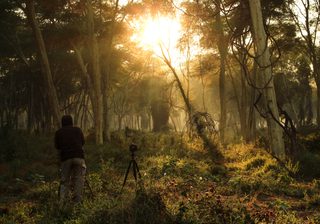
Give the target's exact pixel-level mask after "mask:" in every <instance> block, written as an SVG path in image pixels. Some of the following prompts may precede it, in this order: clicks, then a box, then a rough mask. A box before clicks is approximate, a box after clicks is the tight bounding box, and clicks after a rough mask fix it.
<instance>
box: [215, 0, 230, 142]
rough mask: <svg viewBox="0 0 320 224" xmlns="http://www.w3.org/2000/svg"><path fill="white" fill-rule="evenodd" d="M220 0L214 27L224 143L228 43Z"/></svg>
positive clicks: (221, 130) (223, 138)
mask: <svg viewBox="0 0 320 224" xmlns="http://www.w3.org/2000/svg"><path fill="white" fill-rule="evenodd" d="M220 4H221V1H220V0H218V1H217V7H216V8H217V13H216V29H217V35H218V42H217V45H218V50H219V54H220V73H219V93H220V125H219V130H220V141H221V143H222V144H225V129H226V122H227V107H226V90H225V79H226V78H225V77H226V58H227V49H228V45H227V42H226V39H225V38H226V37H225V35H224V32H223V24H222V21H221V15H220Z"/></svg>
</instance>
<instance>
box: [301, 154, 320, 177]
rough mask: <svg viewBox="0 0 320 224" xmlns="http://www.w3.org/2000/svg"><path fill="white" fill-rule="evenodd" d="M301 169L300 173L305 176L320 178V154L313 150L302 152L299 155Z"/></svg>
mask: <svg viewBox="0 0 320 224" xmlns="http://www.w3.org/2000/svg"><path fill="white" fill-rule="evenodd" d="M298 160H299V164H300V169H299V171H298V175H299V176H301V177H304V178H308V179H310V178H320V166H319V164H320V155H319V154H315V153H312V152H307V151H306V152H302V153H301V154H300V155H299V156H298Z"/></svg>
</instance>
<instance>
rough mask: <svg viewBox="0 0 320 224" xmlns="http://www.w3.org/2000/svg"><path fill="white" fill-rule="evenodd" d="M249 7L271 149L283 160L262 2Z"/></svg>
mask: <svg viewBox="0 0 320 224" xmlns="http://www.w3.org/2000/svg"><path fill="white" fill-rule="evenodd" d="M249 5H250V13H251V20H252V24H253V31H254V42H255V46H256V56H257V59H258V63H259V64H258V65H259V68H258V75H259V76H260V78H261V80H262V82H263V84H264V85H263V86H265V88H264V91H263V95H264V98H265V101H266V107H267V108H266V110H267V111H268V113H267V118H266V119H267V124H268V133H269V138H270V148H271V151H272V152H273V154H274V155H275V156H277V157H278V158H281V159H283V158H284V156H285V148H284V140H283V131H282V129H281V127H280V125H279V124H278V123H277V121H278V120H279V111H278V107H277V100H276V94H275V90H274V85H273V77H272V74H271V62H270V53H269V48H268V46H267V36H266V32H265V30H264V23H263V17H262V11H261V4H260V0H250V1H249Z"/></svg>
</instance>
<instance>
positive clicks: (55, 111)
mask: <svg viewBox="0 0 320 224" xmlns="http://www.w3.org/2000/svg"><path fill="white" fill-rule="evenodd" d="M26 12H27V13H26V15H27V18H28V20H29V22H30V25H31V28H32V31H33V34H34V37H35V40H36V43H37V47H38V51H39V55H40V61H41V70H42V74H43V77H44V81H45V85H46V87H47V96H48V103H49V106H50V109H51V112H52V115H53V119H54V124H55V126H56V127H59V126H60V119H61V112H60V106H59V101H58V96H57V92H56V89H55V86H54V83H53V78H52V74H51V69H50V64H49V59H48V55H47V50H46V46H45V43H44V40H43V37H42V33H41V30H40V28H39V25H38V22H37V20H36V13H35V8H34V0H27V1H26Z"/></svg>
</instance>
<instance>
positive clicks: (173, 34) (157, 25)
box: [132, 16, 182, 65]
mask: <svg viewBox="0 0 320 224" xmlns="http://www.w3.org/2000/svg"><path fill="white" fill-rule="evenodd" d="M136 30H137V33H136V34H135V35H133V36H132V39H133V40H134V41H136V42H138V43H139V45H140V46H141V47H142V48H144V49H145V50H152V51H153V52H154V54H155V55H157V56H160V57H162V52H161V47H162V48H163V50H164V52H165V55H166V57H168V58H170V59H171V62H172V64H173V65H177V64H179V63H180V62H181V57H182V55H181V54H180V51H179V50H178V48H177V43H178V41H179V38H180V36H181V25H180V22H179V20H178V19H177V18H172V17H166V16H159V17H157V18H151V17H149V18H147V19H145V20H144V21H142V22H138V23H137V26H136Z"/></svg>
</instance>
